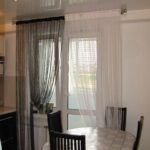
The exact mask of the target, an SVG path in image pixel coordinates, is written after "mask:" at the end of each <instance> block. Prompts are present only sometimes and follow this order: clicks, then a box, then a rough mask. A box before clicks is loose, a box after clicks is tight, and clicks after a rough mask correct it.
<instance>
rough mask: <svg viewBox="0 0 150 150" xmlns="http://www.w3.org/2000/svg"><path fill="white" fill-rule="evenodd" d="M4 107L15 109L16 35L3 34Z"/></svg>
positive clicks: (10, 33) (11, 33)
mask: <svg viewBox="0 0 150 150" xmlns="http://www.w3.org/2000/svg"><path fill="white" fill-rule="evenodd" d="M4 106H8V107H16V33H15V32H7V33H5V89H4Z"/></svg>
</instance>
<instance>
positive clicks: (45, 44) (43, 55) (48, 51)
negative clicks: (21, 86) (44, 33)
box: [38, 38, 61, 107]
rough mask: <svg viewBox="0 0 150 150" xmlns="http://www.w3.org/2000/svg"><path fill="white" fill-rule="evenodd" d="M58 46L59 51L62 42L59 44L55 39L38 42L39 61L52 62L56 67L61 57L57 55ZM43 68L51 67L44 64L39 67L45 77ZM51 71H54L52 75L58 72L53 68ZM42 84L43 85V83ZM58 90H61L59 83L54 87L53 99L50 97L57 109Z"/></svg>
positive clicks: (43, 39) (40, 72)
mask: <svg viewBox="0 0 150 150" xmlns="http://www.w3.org/2000/svg"><path fill="white" fill-rule="evenodd" d="M57 45H59V49H60V46H61V44H60V42H59V43H58V42H57V41H56V40H55V39H53V38H42V39H40V40H38V48H39V61H41V62H40V64H41V63H43V62H45V61H43V59H48V60H50V61H51V64H52V66H56V65H55V63H57V62H58V61H59V55H57V54H56V53H57V52H56V47H58V46H57ZM43 50H45V52H43ZM58 51H59V50H58ZM49 56H51V58H49ZM42 61H43V62H42ZM45 63H46V62H45ZM43 66H44V67H47V66H49V65H47V64H44V65H40V66H39V74H40V76H43V68H42V67H43ZM51 69H52V70H51V71H50V72H51V73H54V72H55V70H56V68H55V67H53V68H51ZM58 82H59V79H58ZM41 84H43V83H41ZM41 87H42V85H41ZM58 89H59V83H56V86H55V87H54V91H53V95H52V97H49V100H50V102H51V103H54V107H56V100H57V99H58V98H57V97H58V92H57V91H58Z"/></svg>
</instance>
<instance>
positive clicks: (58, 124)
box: [47, 111, 62, 132]
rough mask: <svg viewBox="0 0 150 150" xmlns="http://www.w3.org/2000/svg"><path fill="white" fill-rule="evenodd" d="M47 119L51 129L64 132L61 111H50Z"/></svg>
mask: <svg viewBox="0 0 150 150" xmlns="http://www.w3.org/2000/svg"><path fill="white" fill-rule="evenodd" d="M47 120H48V129H49V131H51V130H53V131H58V132H62V121H61V111H57V112H52V113H48V114H47Z"/></svg>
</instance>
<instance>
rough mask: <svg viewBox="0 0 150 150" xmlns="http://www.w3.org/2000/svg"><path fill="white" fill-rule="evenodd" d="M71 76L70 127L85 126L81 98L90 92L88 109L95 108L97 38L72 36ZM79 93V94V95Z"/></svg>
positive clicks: (69, 80)
mask: <svg viewBox="0 0 150 150" xmlns="http://www.w3.org/2000/svg"><path fill="white" fill-rule="evenodd" d="M68 70H69V73H68V74H69V76H68V97H67V106H66V109H67V110H66V116H67V124H68V128H75V127H82V126H85V124H84V121H83V120H82V118H81V116H80V115H79V109H83V110H84V109H86V108H85V107H84V105H83V106H79V100H80V101H82V100H83V99H82V97H83V96H84V95H85V93H84V92H85V90H86V92H88V96H89V99H90V100H91V102H92V103H91V104H92V105H90V106H89V108H88V109H90V110H93V111H94V110H95V97H96V92H95V91H96V70H97V41H96V38H72V39H70V40H69V68H68ZM77 95H78V96H77Z"/></svg>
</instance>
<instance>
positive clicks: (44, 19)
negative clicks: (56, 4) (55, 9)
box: [16, 16, 65, 25]
mask: <svg viewBox="0 0 150 150" xmlns="http://www.w3.org/2000/svg"><path fill="white" fill-rule="evenodd" d="M64 19H65V17H64V16H59V17H50V18H39V19H31V20H22V21H16V25H18V24H28V23H36V22H44V21H52V20H64Z"/></svg>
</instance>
